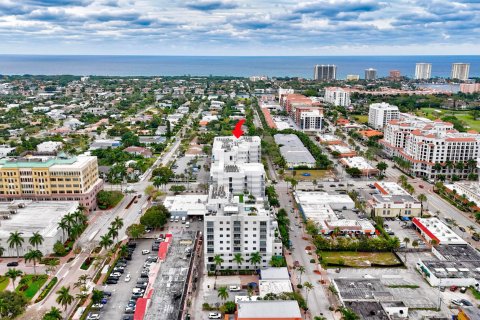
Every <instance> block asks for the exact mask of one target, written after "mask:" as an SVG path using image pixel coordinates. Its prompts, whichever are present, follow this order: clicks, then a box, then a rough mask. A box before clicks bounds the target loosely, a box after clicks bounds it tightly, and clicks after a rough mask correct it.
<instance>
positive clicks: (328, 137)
mask: <svg viewBox="0 0 480 320" xmlns="http://www.w3.org/2000/svg"><path fill="white" fill-rule="evenodd" d="M316 139H317V141H319V142H320V143H321V144H325V145H336V144H343V143H344V142H343V140H342V139H341V138H340V137H338V136H335V135H332V134H317V137H316Z"/></svg>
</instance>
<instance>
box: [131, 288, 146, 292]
mask: <svg viewBox="0 0 480 320" xmlns="http://www.w3.org/2000/svg"><path fill="white" fill-rule="evenodd" d="M136 292H141V293H145V290H143V289H139V288H133V289H132V293H136Z"/></svg>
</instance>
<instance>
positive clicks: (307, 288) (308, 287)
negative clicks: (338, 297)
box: [303, 282, 313, 306]
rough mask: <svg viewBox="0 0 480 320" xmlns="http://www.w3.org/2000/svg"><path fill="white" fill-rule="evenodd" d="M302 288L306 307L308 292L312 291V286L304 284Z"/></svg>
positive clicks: (307, 283) (308, 283)
mask: <svg viewBox="0 0 480 320" xmlns="http://www.w3.org/2000/svg"><path fill="white" fill-rule="evenodd" d="M303 287H304V288H305V302H306V303H307V306H308V293H309V292H310V290H313V285H312V284H311V283H310V282H305V283H304V284H303Z"/></svg>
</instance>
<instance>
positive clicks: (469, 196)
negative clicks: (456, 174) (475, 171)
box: [444, 182, 480, 208]
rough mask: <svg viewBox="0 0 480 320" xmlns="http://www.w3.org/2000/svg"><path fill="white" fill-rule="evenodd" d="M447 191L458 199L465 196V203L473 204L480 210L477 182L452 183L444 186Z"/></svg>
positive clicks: (479, 192) (479, 191)
mask: <svg viewBox="0 0 480 320" xmlns="http://www.w3.org/2000/svg"><path fill="white" fill-rule="evenodd" d="M444 186H445V188H446V190H447V191H450V192H452V193H453V192H455V193H456V194H457V196H458V197H463V196H465V202H467V201H468V202H473V203H475V206H476V207H477V208H480V183H478V182H454V183H453V184H445V185H444Z"/></svg>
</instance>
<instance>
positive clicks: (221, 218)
mask: <svg viewBox="0 0 480 320" xmlns="http://www.w3.org/2000/svg"><path fill="white" fill-rule="evenodd" d="M260 156H261V150H260V138H259V137H245V136H244V137H241V138H239V139H236V138H234V137H216V138H215V140H214V142H213V148H212V164H211V169H210V183H209V185H210V188H209V194H208V201H207V205H206V213H205V224H204V226H205V227H204V228H205V230H204V237H205V245H204V253H205V268H206V269H207V270H215V268H216V265H215V262H214V256H215V255H218V254H219V255H220V256H221V257H222V259H223V260H224V262H223V263H222V265H221V266H220V269H237V268H240V269H250V268H252V267H253V266H252V264H250V263H249V262H248V260H249V258H250V256H251V255H252V254H253V253H257V252H258V253H259V254H260V255H261V261H260V263H259V264H258V265H257V266H256V267H266V266H268V265H269V262H270V260H271V258H272V256H276V255H281V254H282V242H281V240H280V239H278V238H276V236H275V233H276V230H277V227H278V226H277V222H276V221H275V219H274V217H273V215H272V213H271V212H270V210H269V209H268V203H267V201H266V199H264V198H263V196H264V194H265V171H264V168H263V165H262V164H261V162H260ZM237 253H240V254H241V255H242V257H243V258H244V260H245V261H244V262H243V263H242V264H240V265H238V264H237V263H236V262H235V261H234V259H233V257H234V255H235V254H237Z"/></svg>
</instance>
